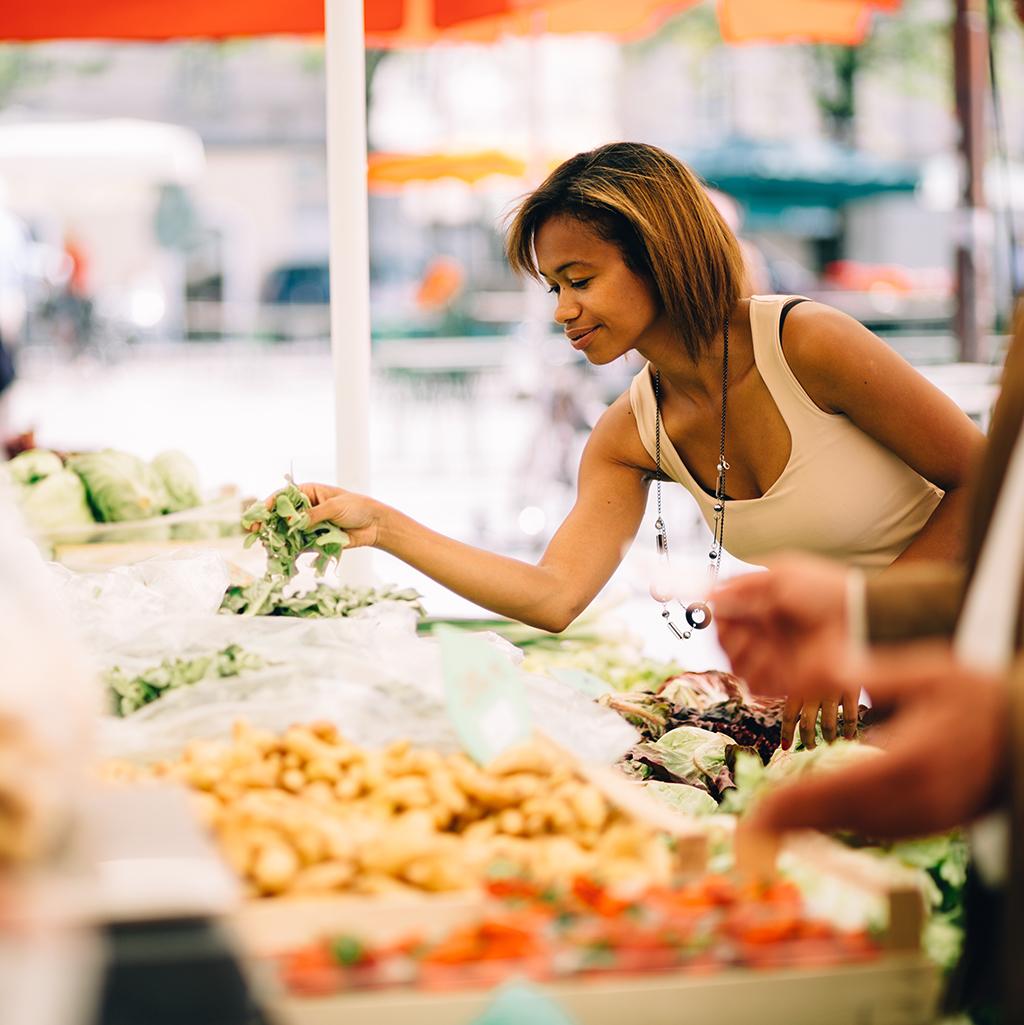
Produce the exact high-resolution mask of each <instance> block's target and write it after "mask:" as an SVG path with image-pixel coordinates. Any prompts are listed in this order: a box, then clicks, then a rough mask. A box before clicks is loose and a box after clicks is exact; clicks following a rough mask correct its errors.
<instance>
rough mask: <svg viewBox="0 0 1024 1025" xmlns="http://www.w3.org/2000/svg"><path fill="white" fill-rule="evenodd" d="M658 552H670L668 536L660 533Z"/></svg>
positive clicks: (663, 553)
mask: <svg viewBox="0 0 1024 1025" xmlns="http://www.w3.org/2000/svg"><path fill="white" fill-rule="evenodd" d="M658 554H659V555H666V554H668V538H667V537H665V535H664V534H658Z"/></svg>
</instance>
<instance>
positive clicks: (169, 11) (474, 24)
mask: <svg viewBox="0 0 1024 1025" xmlns="http://www.w3.org/2000/svg"><path fill="white" fill-rule="evenodd" d="M331 2H335V3H345V2H348V0H331ZM697 3H698V0H365V10H366V16H365V31H366V42H367V45H368V46H372V47H400V46H426V45H430V44H432V43H437V42H442V41H457V40H464V41H473V42H490V41H493V40H495V39H497V38H500V37H501V36H503V35H508V34H522V35H532V34H537V33H544V32H558V33H575V32H602V33H611V34H613V35H616V36H619V37H621V38H629V37H635V36H642V35H645V34H648V33H650V32H652V31H653V30H654V29H656V28H657V27H658V26H659V25H660V24H661V23H662V22H664V21H665V20H666V19H667V18H669V17H671V16H672V15H674V14H677V13H679V12H680V11H684V10H686V9H688V8H690V7H693V6H696V4H697ZM900 3H901V0H772V2H767V0H719V3H718V12H719V21H720V24H721V27H722V35H723V37H724V38H725V39H726V41H727V42H737V43H739V42H821V43H841V44H846V45H855V44H857V43H859V42H861V41H862V40H863V38H864V36H865V34H866V33H867V31H868V29H869V27H870V21H871V15H872V14H873V13H874V12H875V11H892V10H896V9H898V8H899V6H900ZM3 6H4V9H3V10H2V11H0V39H3V40H6V41H29V40H39V39H55V38H61V39H136V40H163V39H179V38H184V37H191V38H208V39H209V38H212V39H223V38H228V37H231V36H253V35H273V34H280V35H289V34H294V35H318V34H321V33H323V31H324V0H174V2H173V3H170V2H166V0H34V2H21V3H18V2H11V3H6V4H4V5H3Z"/></svg>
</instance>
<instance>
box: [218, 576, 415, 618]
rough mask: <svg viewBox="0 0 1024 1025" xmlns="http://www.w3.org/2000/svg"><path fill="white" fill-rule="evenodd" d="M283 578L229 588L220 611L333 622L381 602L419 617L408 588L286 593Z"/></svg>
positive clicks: (317, 589)
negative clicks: (395, 604) (401, 606)
mask: <svg viewBox="0 0 1024 1025" xmlns="http://www.w3.org/2000/svg"><path fill="white" fill-rule="evenodd" d="M287 589H288V581H287V580H286V579H285V578H283V577H264V578H263V579H262V580H256V581H254V582H253V583H251V584H247V585H245V586H244V587H242V586H233V587H229V588H228V590H227V593H226V594H225V595H224V602H223V604H222V605H221V611H222V612H231V613H235V614H237V615H241V616H299V617H302V618H305V619H309V618H320V619H324V618H326V619H336V618H338V617H344V616H351V615H352V614H353V613H355V612H358V611H360V610H361V609H366V608H369V607H370V606H372V605H377V604H378V603H380V602H384V601H393V602H401V603H403V604H407V605H410V606H412V608H413V609H415V610H416V611H417V612H418V613H419V614H420V615H423V606H422V605H420V601H419V600H420V597H421V596H420V594H419V592H418V591H414V590H413V589H412V588H411V587H407V588H402V589H398V588H394V587H328V586H327V585H326V584H319V585H318V586H317V587H315V588H313V589H312V590H311V591H305V592H302V593H297V594H289V593H287Z"/></svg>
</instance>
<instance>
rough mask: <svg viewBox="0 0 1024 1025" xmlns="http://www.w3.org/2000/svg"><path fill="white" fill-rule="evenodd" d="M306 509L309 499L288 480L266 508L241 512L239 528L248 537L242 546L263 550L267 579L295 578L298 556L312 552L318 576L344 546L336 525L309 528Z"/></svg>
mask: <svg viewBox="0 0 1024 1025" xmlns="http://www.w3.org/2000/svg"><path fill="white" fill-rule="evenodd" d="M309 509H310V504H309V499H308V498H307V497H306V496H305V495H304V494H303V493H302V492H301V491H300V490H299V489H298V488H297V487H296V486H295V484H294V483H293V482H292V480H291V479H290V478H289V480H288V486H287V487H286V488H284V490H282V491H279V492H278V493H277V494H276V495H275V496H274V501H273V504H272V506H271V507H270V508H268V507H267V506H266V505H265V504H264V503H263V502H254V503H253V504H252V505H251V506H249V508H248V509H246V511H245V512H244V513H243V515H242V529H243V530H244V531H246V532H247V535H248V536H247V537H246V539H245V545H246V547H247V548H248V547H250V546H252V545H254V544H256V543H257V542H259V543H260V544H262V545H263V547H264V548H265V549H266V552H267V577H283V578H284V579H285V580H290V579H291V578H292V577H293V576H295V573H296V567H295V563H296V561H297V559H298V557H299V556H300V555H301V554H302V553H303V552H309V551H312V552H316V562H315V563H314V566H315V569H316V573H317V576H322V575H323V573H324V571H325V570H326V569H327V567H328V565H329V564H330V563H331V562H332V560H335V559H338V558H339V557H340V556H341V553H342V551H343V550H344V549H345V548H347V547H348V544H349V537H348V534H346V533H345V531H344V530H342V529H341V527H339V526H337V524H334V523H329V522H326V521H325V522H323V523H318V524H316V526H312V527H311V526H310V524H309ZM253 527H256V530H255V531H252V528H253ZM250 531H251V533H250Z"/></svg>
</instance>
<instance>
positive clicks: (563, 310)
mask: <svg viewBox="0 0 1024 1025" xmlns="http://www.w3.org/2000/svg"><path fill="white" fill-rule="evenodd" d="M579 315H580V304H579V303H578V302H577V301H576V300H575V299H573V298H571V297H570V296H568V295H566V293H565V292H559V293H558V302H557V303H556V304H555V323H556V324H568V323H569V322H570V321H572V320H575V319H576V318H577V317H578V316H579Z"/></svg>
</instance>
